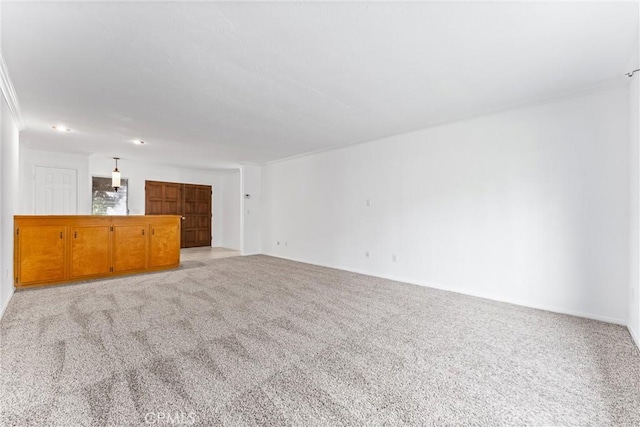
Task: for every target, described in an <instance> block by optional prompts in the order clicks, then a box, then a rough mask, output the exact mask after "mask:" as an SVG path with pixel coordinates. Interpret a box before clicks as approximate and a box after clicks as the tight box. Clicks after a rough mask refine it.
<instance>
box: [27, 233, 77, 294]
mask: <svg viewBox="0 0 640 427" xmlns="http://www.w3.org/2000/svg"><path fill="white" fill-rule="evenodd" d="M66 239H67V227H65V226H23V227H20V229H19V231H18V276H19V277H18V282H19V283H20V284H21V285H29V284H34V283H46V282H55V281H57V280H63V279H65V278H66V277H67V269H66V247H67V245H66V243H67V240H66Z"/></svg>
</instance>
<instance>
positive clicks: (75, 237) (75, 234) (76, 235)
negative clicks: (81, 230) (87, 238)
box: [73, 231, 78, 239]
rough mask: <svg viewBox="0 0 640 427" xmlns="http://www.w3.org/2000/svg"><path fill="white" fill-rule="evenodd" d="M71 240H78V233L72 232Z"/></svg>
mask: <svg viewBox="0 0 640 427" xmlns="http://www.w3.org/2000/svg"><path fill="white" fill-rule="evenodd" d="M73 238H74V239H77V238H78V232H77V231H74V232H73Z"/></svg>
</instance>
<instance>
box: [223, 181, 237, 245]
mask: <svg viewBox="0 0 640 427" xmlns="http://www.w3.org/2000/svg"><path fill="white" fill-rule="evenodd" d="M220 183H221V185H222V201H221V203H220V204H221V210H222V222H223V223H224V230H223V231H222V236H221V239H220V241H221V246H223V247H225V248H229V249H235V250H240V249H241V247H242V243H241V240H240V234H241V232H240V228H241V224H240V222H241V221H240V213H241V210H242V207H241V204H242V199H241V187H240V171H237V172H234V173H229V174H225V175H221V176H220Z"/></svg>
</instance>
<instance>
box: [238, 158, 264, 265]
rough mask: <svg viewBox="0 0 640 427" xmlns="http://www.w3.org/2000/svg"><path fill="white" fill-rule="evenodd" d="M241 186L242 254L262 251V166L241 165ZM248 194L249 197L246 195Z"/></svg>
mask: <svg viewBox="0 0 640 427" xmlns="http://www.w3.org/2000/svg"><path fill="white" fill-rule="evenodd" d="M241 186H242V217H241V221H242V224H241V227H242V254H243V255H252V254H259V253H262V227H263V224H262V166H258V165H249V164H247V165H243V166H242V168H241ZM247 194H248V195H249V198H247V197H246V195H247Z"/></svg>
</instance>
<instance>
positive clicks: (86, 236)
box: [14, 215, 180, 287]
mask: <svg viewBox="0 0 640 427" xmlns="http://www.w3.org/2000/svg"><path fill="white" fill-rule="evenodd" d="M14 227H15V235H16V239H15V247H14V264H15V273H16V278H15V283H16V287H25V286H33V285H48V284H56V283H64V282H71V281H74V280H85V279H93V278H99V277H108V276H111V275H116V274H127V273H138V272H144V271H151V270H162V269H168V268H175V267H178V266H179V265H180V216H177V215H162V216H159V215H158V216H156V215H154V216H105V217H102V216H16V217H15V221H14Z"/></svg>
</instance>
